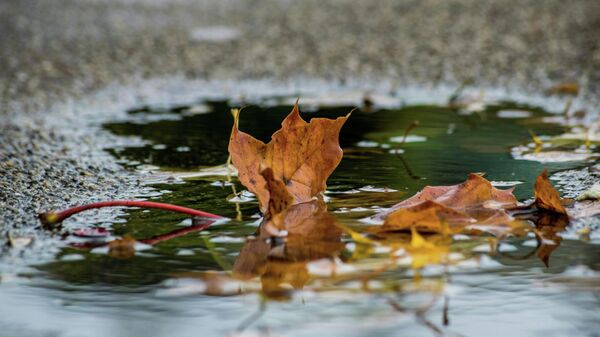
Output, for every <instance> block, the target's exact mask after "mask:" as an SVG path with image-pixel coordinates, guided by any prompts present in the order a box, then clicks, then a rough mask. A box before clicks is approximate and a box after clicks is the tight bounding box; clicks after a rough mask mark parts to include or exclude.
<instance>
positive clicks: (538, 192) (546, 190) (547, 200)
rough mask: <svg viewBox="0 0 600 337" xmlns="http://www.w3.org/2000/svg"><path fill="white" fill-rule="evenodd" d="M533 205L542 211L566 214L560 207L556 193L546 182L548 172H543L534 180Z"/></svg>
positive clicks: (561, 206) (548, 181)
mask: <svg viewBox="0 0 600 337" xmlns="http://www.w3.org/2000/svg"><path fill="white" fill-rule="evenodd" d="M534 192H535V205H536V206H537V207H538V208H540V209H543V210H546V211H551V212H554V213H558V214H565V215H566V214H567V210H566V209H565V207H564V206H563V205H562V203H561V200H560V195H559V194H558V191H556V189H555V188H554V186H552V184H551V183H550V180H548V172H547V170H544V172H542V173H541V174H540V175H539V176H538V177H537V178H536V179H535V185H534Z"/></svg>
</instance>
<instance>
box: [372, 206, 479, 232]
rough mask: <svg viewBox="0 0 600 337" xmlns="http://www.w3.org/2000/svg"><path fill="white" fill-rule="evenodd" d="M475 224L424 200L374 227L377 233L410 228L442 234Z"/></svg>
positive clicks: (470, 219)
mask: <svg viewBox="0 0 600 337" xmlns="http://www.w3.org/2000/svg"><path fill="white" fill-rule="evenodd" d="M474 222H476V220H475V219H473V218H471V217H470V216H468V215H467V214H465V213H462V212H460V211H457V210H454V209H452V208H449V207H446V206H443V205H440V204H438V203H436V202H435V201H432V200H426V201H423V202H421V203H419V204H416V205H414V206H409V207H406V208H400V209H398V210H396V211H395V212H392V213H391V214H390V215H388V217H387V218H386V219H385V222H384V223H383V226H381V227H374V228H375V229H376V230H377V231H378V232H381V231H383V232H387V231H398V230H408V229H410V228H412V227H414V228H415V229H417V230H418V231H421V232H442V231H444V229H445V230H446V231H448V230H451V229H450V228H448V226H452V227H453V228H455V227H458V228H460V229H462V228H463V227H464V226H467V225H469V224H472V223H474Z"/></svg>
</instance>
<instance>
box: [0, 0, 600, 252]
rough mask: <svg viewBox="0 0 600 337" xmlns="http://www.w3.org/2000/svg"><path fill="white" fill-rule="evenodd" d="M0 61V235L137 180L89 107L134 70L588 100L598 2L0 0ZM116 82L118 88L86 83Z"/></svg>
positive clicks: (120, 193) (121, 192)
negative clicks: (558, 92) (558, 87)
mask: <svg viewBox="0 0 600 337" xmlns="http://www.w3.org/2000/svg"><path fill="white" fill-rule="evenodd" d="M0 69H1V70H0V99H1V101H0V118H1V121H0V131H1V132H0V234H1V235H2V239H0V244H3V243H2V242H1V240H4V238H5V237H6V234H7V233H8V232H9V231H10V232H11V233H13V234H15V233H16V234H15V235H40V233H39V232H38V231H34V230H33V228H34V227H35V226H36V225H37V219H36V217H35V216H36V213H37V212H38V211H40V210H45V209H50V208H56V207H64V206H66V205H70V204H74V203H77V202H80V201H83V200H85V201H92V200H99V199H108V198H116V197H131V196H132V195H136V194H139V193H140V187H139V176H137V175H136V174H135V173H132V172H129V171H126V170H125V169H123V168H122V167H120V166H119V165H118V164H116V163H115V160H114V159H113V158H112V157H110V156H109V155H107V154H106V153H104V152H103V150H102V148H103V146H104V145H105V144H107V143H114V142H119V141H123V140H120V139H117V138H116V137H113V136H111V135H110V134H108V133H107V132H105V131H102V130H101V129H100V128H99V127H98V126H97V125H90V124H89V123H88V121H89V120H90V119H94V118H96V119H98V120H102V118H103V117H104V118H108V117H109V116H98V114H102V113H103V111H109V110H110V111H117V110H119V108H118V107H119V106H126V105H127V104H129V103H130V101H128V100H127V99H124V98H123V97H134V96H135V95H136V88H137V87H139V86H140V83H142V82H143V81H144V79H151V78H160V77H162V76H172V75H181V76H183V77H185V78H188V79H207V80H220V79H223V80H237V79H273V80H274V81H275V80H277V81H285V80H286V79H289V78H297V77H304V78H314V79H322V80H327V81H332V82H336V83H341V84H343V83H344V82H346V81H351V80H357V79H359V80H364V81H365V83H366V86H367V87H368V83H376V82H378V81H381V80H386V81H391V82H394V83H396V84H397V85H398V86H402V85H405V84H423V85H438V84H447V85H456V86H458V85H460V84H462V83H471V85H473V86H475V87H477V86H480V85H488V86H494V87H512V88H519V89H523V90H528V91H532V92H538V93H539V92H542V91H543V89H544V88H547V87H548V86H549V85H550V84H552V83H558V82H565V81H578V82H579V83H580V84H581V85H582V90H583V95H584V97H587V98H589V99H590V101H594V99H595V97H596V96H597V94H598V93H599V91H600V90H599V88H600V2H599V1H597V0H576V1H569V2H565V1H560V0H545V1H537V0H518V1H517V0H501V1H497V0H493V1H492V0H451V1H448V0H425V1H422V0H418V1H417V0H410V1H389V0H382V1H358V0H330V1H323V0H305V1H291V0H265V1H258V0H253V1H241V0H239V1H236V0H223V1H208V0H204V1H192V0H167V1H158V0H55V1H43V0H37V1H36V0H8V1H2V2H0ZM115 83H118V84H119V85H123V86H124V87H127V88H129V89H127V90H129V91H130V94H129V95H112V96H111V95H103V96H101V97H98V96H95V94H94V93H95V92H97V91H98V90H101V89H102V88H106V87H109V86H111V85H114V84H115ZM90 97H91V98H90ZM90 106H94V107H95V108H90ZM119 111H122V110H119ZM40 240H41V241H44V240H43V239H41V238H40Z"/></svg>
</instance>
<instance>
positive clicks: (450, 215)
mask: <svg viewBox="0 0 600 337" xmlns="http://www.w3.org/2000/svg"><path fill="white" fill-rule="evenodd" d="M516 203H517V200H516V198H515V196H514V195H513V194H512V189H509V190H499V189H497V188H495V187H493V186H492V184H491V183H490V182H489V181H487V180H486V179H485V178H483V177H482V176H480V175H477V174H473V173H472V174H470V175H469V177H468V179H467V180H466V181H465V182H464V183H462V184H458V185H452V186H427V187H425V188H424V189H423V190H422V191H421V192H419V193H417V194H416V195H414V196H413V197H411V198H408V199H406V200H404V201H402V202H400V203H399V204H396V205H395V206H393V207H392V209H391V210H390V211H387V212H385V213H382V214H379V215H378V216H377V218H379V219H384V220H385V222H384V224H383V226H381V227H378V228H377V227H376V228H374V229H373V230H374V231H376V232H382V231H383V232H386V231H398V230H408V229H409V228H413V227H414V228H416V229H417V230H420V231H425V232H437V233H457V232H461V231H463V230H464V229H465V228H467V227H469V228H471V229H476V230H480V231H481V230H485V229H484V228H486V227H490V229H492V228H491V227H494V230H490V231H489V232H490V233H494V234H502V233H504V229H507V230H509V229H511V228H516V226H514V223H513V222H514V221H515V219H514V218H513V217H512V216H510V215H509V214H508V213H506V211H505V210H504V209H505V208H506V207H512V206H515V205H516Z"/></svg>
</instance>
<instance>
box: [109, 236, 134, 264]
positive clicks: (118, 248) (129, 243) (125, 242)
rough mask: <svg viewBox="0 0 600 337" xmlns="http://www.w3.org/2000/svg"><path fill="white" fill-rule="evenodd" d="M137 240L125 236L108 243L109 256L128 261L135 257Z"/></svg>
mask: <svg viewBox="0 0 600 337" xmlns="http://www.w3.org/2000/svg"><path fill="white" fill-rule="evenodd" d="M135 243H136V240H135V239H134V238H132V237H131V236H128V235H126V236H124V237H123V238H122V239H116V240H113V241H111V242H109V243H108V256H110V257H114V258H116V259H128V258H130V257H132V256H134V255H135Z"/></svg>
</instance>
